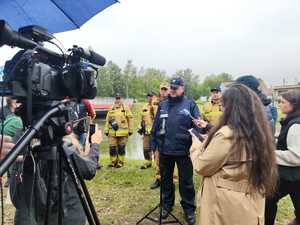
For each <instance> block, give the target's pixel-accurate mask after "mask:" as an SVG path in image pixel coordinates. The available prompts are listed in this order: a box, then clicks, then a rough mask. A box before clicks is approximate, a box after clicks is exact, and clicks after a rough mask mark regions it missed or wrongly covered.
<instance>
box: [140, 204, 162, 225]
mask: <svg viewBox="0 0 300 225" xmlns="http://www.w3.org/2000/svg"><path fill="white" fill-rule="evenodd" d="M158 207H159V205H157V206H156V207H155V208H153V209H152V210H151V211H150V212H148V213H147V214H146V215H145V216H144V217H143V218H142V219H140V220H139V221H138V222H137V223H136V225H139V224H140V223H141V222H143V221H144V220H145V219H148V217H149V216H150V215H151V214H152V213H153V212H154V211H155V210H156V209H157V208H158Z"/></svg>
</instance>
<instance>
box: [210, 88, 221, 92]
mask: <svg viewBox="0 0 300 225" xmlns="http://www.w3.org/2000/svg"><path fill="white" fill-rule="evenodd" d="M214 91H216V92H221V88H220V87H214V88H212V89H210V92H214Z"/></svg>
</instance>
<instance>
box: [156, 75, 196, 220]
mask: <svg viewBox="0 0 300 225" xmlns="http://www.w3.org/2000/svg"><path fill="white" fill-rule="evenodd" d="M186 111H188V112H189V115H187V114H186V113H184V112H186ZM199 117H200V112H199V108H198V106H197V105H196V103H195V102H194V101H193V100H190V99H188V98H187V97H186V96H185V95H184V81H183V79H182V78H181V77H178V78H174V79H172V80H171V82H170V95H169V97H168V98H167V99H166V100H164V101H162V102H161V103H160V104H159V107H158V111H157V114H156V117H155V121H154V124H153V128H152V137H153V138H154V140H155V141H156V142H157V143H158V148H159V152H160V171H161V191H162V196H163V197H162V208H163V209H162V218H163V219H165V218H167V217H168V215H169V212H171V211H172V208H173V205H174V201H175V187H174V184H173V172H174V167H175V163H176V165H177V168H178V174H179V192H180V196H181V206H182V208H183V210H184V213H185V217H186V221H187V222H188V224H189V225H192V224H194V223H195V190H194V184H193V166H192V162H191V159H190V157H189V148H190V146H191V144H192V138H191V136H190V134H189V131H188V130H189V129H191V128H192V127H194V126H195V125H194V121H193V118H195V119H198V118H199Z"/></svg>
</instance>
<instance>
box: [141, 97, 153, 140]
mask: <svg viewBox="0 0 300 225" xmlns="http://www.w3.org/2000/svg"><path fill="white" fill-rule="evenodd" d="M154 110H155V108H154V106H153V105H152V104H151V103H146V104H145V105H144V106H143V107H142V111H141V124H142V123H144V125H145V135H150V134H151V129H152V125H153V120H154V113H155V112H154ZM141 124H140V128H142V127H141Z"/></svg>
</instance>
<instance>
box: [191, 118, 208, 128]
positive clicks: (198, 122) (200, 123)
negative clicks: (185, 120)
mask: <svg viewBox="0 0 300 225" xmlns="http://www.w3.org/2000/svg"><path fill="white" fill-rule="evenodd" d="M193 122H194V124H195V125H196V126H197V127H200V128H206V127H207V125H208V122H206V121H205V120H203V119H194V120H193Z"/></svg>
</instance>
